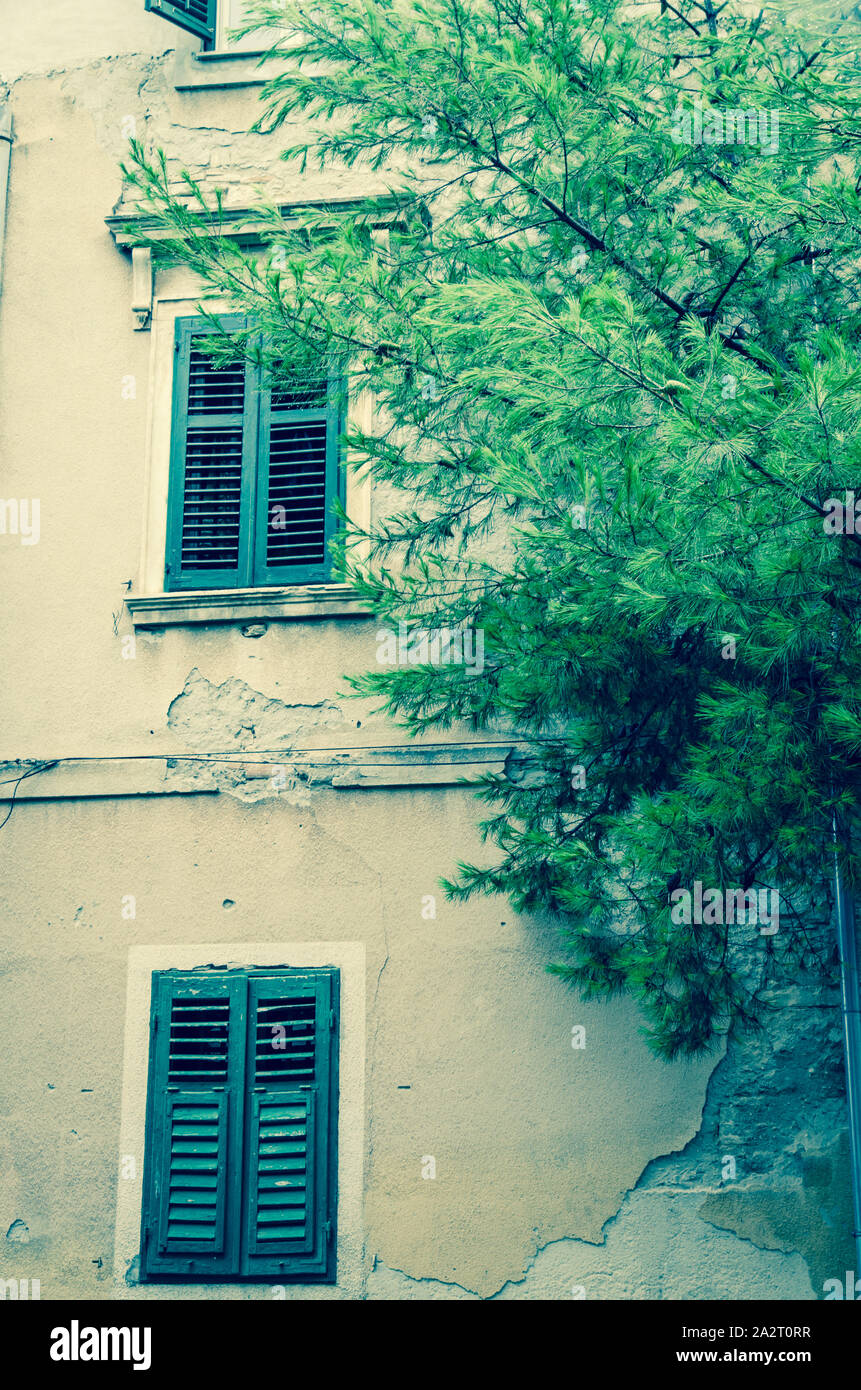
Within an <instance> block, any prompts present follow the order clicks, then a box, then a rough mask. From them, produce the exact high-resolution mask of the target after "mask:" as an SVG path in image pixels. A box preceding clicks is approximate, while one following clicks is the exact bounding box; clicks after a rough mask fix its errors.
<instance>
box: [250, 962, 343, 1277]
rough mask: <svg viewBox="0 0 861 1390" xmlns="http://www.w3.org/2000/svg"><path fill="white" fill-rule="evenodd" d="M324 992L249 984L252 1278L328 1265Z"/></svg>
mask: <svg viewBox="0 0 861 1390" xmlns="http://www.w3.org/2000/svg"><path fill="white" fill-rule="evenodd" d="M331 991H332V978H331V976H330V975H328V974H323V973H320V974H310V973H309V974H307V975H306V974H303V973H299V972H297V974H296V975H293V976H287V975H285V976H281V977H275V976H273V977H271V978H269V979H266V978H262V979H255V978H254V977H253V976H252V977H251V978H250V980H249V1000H248V1027H249V1040H250V1045H249V1059H248V1073H249V1086H250V1088H251V1096H250V1099H251V1114H250V1123H249V1142H248V1172H249V1183H248V1192H247V1203H246V1210H247V1228H248V1268H249V1271H250V1272H251V1271H259V1272H260V1273H261V1274H262V1273H267V1274H270V1275H273V1276H274V1275H275V1274H278V1273H279V1272H280V1273H282V1274H286V1273H288V1272H289V1271H291V1270H292V1269H304V1270H306V1271H307V1272H308V1273H312V1272H314V1273H317V1274H318V1275H320V1274H323V1273H324V1272H325V1270H326V1268H327V1267H328V1259H329V1249H328V1243H329V1242H328V1233H327V1231H326V1219H327V1218H326V1213H327V1210H328V1208H329V1206H330V1200H329V1194H328V1193H327V1186H328V1183H329V1180H330V1173H329V1167H330V1155H329V1152H328V1143H327V1136H328V1132H329V1127H330V1126H329V1107H330V1091H331V1080H332V1072H331V1052H332V1045H331V1029H330V1010H331V1008H332V1003H333V1000H332V993H331Z"/></svg>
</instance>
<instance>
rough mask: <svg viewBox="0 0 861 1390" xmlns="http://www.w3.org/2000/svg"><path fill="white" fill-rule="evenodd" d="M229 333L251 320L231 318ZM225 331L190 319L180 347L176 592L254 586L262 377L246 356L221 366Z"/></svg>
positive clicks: (173, 508)
mask: <svg viewBox="0 0 861 1390" xmlns="http://www.w3.org/2000/svg"><path fill="white" fill-rule="evenodd" d="M219 326H220V328H221V330H222V331H224V332H231V331H236V330H238V329H241V328H244V326H245V319H244V318H240V317H231V318H225V319H223V320H222V321H221V323H220V325H219ZM217 331H218V329H216V328H213V327H212V326H211V325H209V324H207V323H206V320H204V319H197V318H183V319H178V320H177V324H176V339H175V344H174V359H175V369H174V411H173V423H172V438H171V488H170V498H169V503H168V561H167V581H168V587H169V588H171V589H224V588H241V587H243V586H246V585H248V584H249V583H250V582H251V581H250V576H249V570H250V546H251V531H252V505H253V502H252V499H253V483H254V472H255V467H256V459H257V418H258V400H257V381H256V376H257V374H256V371H255V369H254V368H253V367H252V366H251V364H249V363H248V362H247V361H246V360H245V358H244V357H241V356H240V357H239V358H238V360H237V361H236V362H234V363H230V364H228V365H226V366H225V365H220V366H217V365H216V363H215V361H214V360H213V358H212V356H211V354H210V353H207V352H206V351H205V343H206V338H207V336H210V335H212V334H213V333H216V332H217Z"/></svg>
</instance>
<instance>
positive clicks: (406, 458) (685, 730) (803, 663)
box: [125, 0, 861, 1057]
mask: <svg viewBox="0 0 861 1390" xmlns="http://www.w3.org/2000/svg"><path fill="white" fill-rule="evenodd" d="M257 12H258V13H265V14H266V15H267V17H268V19H269V22H270V23H271V24H272V25H273V35H274V39H273V42H274V44H275V49H276V51H277V52H278V53H280V54H281V55H282V63H281V70H280V75H279V76H277V77H276V78H274V79H273V80H271V81H270V82H269V83H268V85H267V86H266V88H265V89H264V92H263V103H264V104H263V114H262V115H261V118H260V122H259V128H261V129H267V130H278V129H279V128H281V127H283V130H284V132H285V139H286V138H287V132H289V131H294V132H295V131H296V130H297V129H299V130H300V131H304V132H305V133H306V135H307V138H305V139H303V140H301V141H300V142H299V143H294V144H293V145H291V146H290V147H289V148H288V149H287V150H286V151H285V157H287V158H288V159H291V160H294V161H297V162H298V164H299V165H300V166H301V167H302V168H306V167H307V168H312V169H313V168H318V167H322V168H326V169H338V168H343V167H345V166H355V167H358V168H367V169H369V170H372V171H375V172H376V175H377V176H382V177H384V178H385V180H386V182H387V186H388V188H389V190H390V191H389V195H388V196H387V197H386V198H385V199H383V200H377V201H374V200H370V199H369V200H368V203H367V205H366V206H364V207H362V208H360V209H358V210H355V209H354V210H352V211H351V212H350V213H349V214H346V213H342V214H337V213H336V212H333V211H332V210H331V209H330V210H318V211H317V212H314V213H313V214H312V213H307V214H306V215H304V216H302V217H301V218H299V219H298V221H297V220H296V219H292V220H291V221H290V222H287V221H285V220H284V218H282V216H281V215H280V213H279V212H278V210H277V209H276V208H274V207H272V208H269V209H267V210H265V211H264V212H263V213H261V216H263V217H264V218H265V224H266V228H267V233H266V235H267V238H268V240H269V242H270V243H271V248H272V251H273V253H274V254H273V255H272V256H270V257H264V258H263V259H261V258H259V257H257V256H255V255H254V254H252V253H249V252H246V251H243V250H242V249H240V248H239V247H237V246H235V245H233V244H232V243H231V242H230V241H229V240H225V239H221V238H219V239H214V238H211V237H210V236H209V235H208V231H209V228H210V225H211V222H212V219H213V218H217V217H218V216H219V215H220V213H219V206H220V205H219V203H218V201H217V200H216V203H215V204H213V203H212V201H211V200H210V199H209V198H208V196H207V195H206V194H205V193H204V192H203V191H202V190H201V188H200V187H198V186H197V185H196V184H195V183H194V181H193V180H192V179H191V178H189V177H187V176H186V177H185V179H184V182H182V183H181V184H180V185H177V184H176V183H175V182H174V181H173V180H172V178H171V177H170V174H169V165H168V163H167V161H166V159H165V158H164V156H158V155H157V156H155V157H148V156H147V153H146V151H145V150H144V149H143V148H142V147H141V146H140V145H133V148H132V152H131V157H130V159H129V160H128V162H127V166H126V170H125V172H126V174H127V176H128V178H129V179H130V181H131V182H132V184H133V185H134V186H135V188H136V190H137V194H138V196H139V197H140V198H141V199H142V200H143V205H144V206H145V207H147V208H148V209H149V210H150V212H152V213H153V214H155V215H156V216H157V217H158V218H159V219H160V220H161V221H162V223H163V224H164V226H165V227H167V228H169V229H170V231H171V236H170V238H169V239H168V240H167V241H166V242H164V243H162V251H163V254H167V255H170V256H173V257H175V258H178V259H180V260H184V261H186V262H187V263H189V264H191V265H193V266H194V267H195V268H196V269H197V270H198V271H199V272H200V273H201V275H202V276H203V278H204V281H205V282H206V283H207V284H208V285H210V286H212V287H214V288H215V289H217V290H219V291H221V292H223V293H224V294H226V295H228V296H229V298H230V300H231V302H232V303H233V304H235V305H236V306H237V307H238V308H239V309H241V310H242V311H243V312H245V313H247V314H248V315H250V316H251V317H252V318H253V320H254V322H255V323H256V324H259V325H260V326H261V327H262V329H263V330H264V335H265V337H264V342H263V345H262V346H261V345H260V344H259V342H258V340H257V339H256V338H254V339H252V338H251V337H249V338H248V340H247V342H246V343H245V344H244V346H245V350H246V351H248V352H249V353H259V354H261V355H262V356H263V357H264V358H265V361H266V365H267V367H268V369H269V370H270V371H271V372H272V373H273V374H274V375H276V376H279V375H280V376H286V377H291V378H293V377H301V375H302V373H303V371H307V370H308V367H309V364H311V363H313V364H314V371H315V374H318V373H319V370H320V364H321V363H324V364H325V365H326V368H327V370H330V371H335V372H339V373H342V374H344V375H345V376H347V377H348V378H349V382H350V389H351V391H352V392H355V391H357V390H360V389H362V390H369V391H370V392H371V393H372V395H373V397H374V399H375V402H376V407H377V409H376V411H375V413H374V419H373V423H372V424H371V425H370V426H369V427H368V429H367V430H362V429H360V428H358V427H353V428H352V429H351V431H350V437H349V440H348V444H349V448H350V450H351V451H352V456H353V457H354V458H355V459H356V460H357V461H358V462H359V464H360V465H361V466H362V467H364V468H366V469H367V470H369V471H370V473H371V475H372V476H373V478H374V479H375V481H376V482H377V483H378V484H379V485H381V486H382V488H383V489H385V490H387V493H388V495H390V496H392V497H393V498H395V499H396V500H395V503H394V506H393V509H392V511H391V512H390V513H389V514H388V515H387V516H385V517H384V518H382V519H381V520H378V521H377V522H376V523H375V525H374V527H373V528H372V531H371V532H370V533H369V535H368V536H362V535H361V534H359V532H358V531H357V530H356V528H355V527H353V528H351V529H349V531H348V533H347V537H346V542H345V543H344V544H343V545H342V547H341V550H340V552H339V553H340V563H341V565H342V567H343V573H344V575H345V576H346V577H347V578H348V579H349V580H350V582H351V583H352V584H353V585H354V586H355V587H356V589H357V590H358V591H359V593H360V594H361V595H362V596H363V597H364V599H365V600H366V601H367V603H368V605H369V606H370V607H371V608H372V610H373V612H374V613H375V614H376V615H377V617H378V620H379V626H380V628H381V629H382V630H384V631H388V630H392V631H397V629H398V624H399V623H406V624H408V625H409V627H410V630H411V631H412V633H413V652H412V655H413V660H411V661H410V662H408V663H407V664H404V665H398V666H395V665H392V666H388V665H385V666H384V665H380V666H378V667H377V669H375V670H373V671H371V672H369V673H367V674H363V675H361V676H359V677H357V678H355V679H354V684H355V687H356V689H357V690H358V691H359V692H360V693H361V694H363V695H368V694H371V695H373V696H375V697H379V699H380V701H381V707H382V708H384V709H385V710H386V712H387V713H388V714H389V715H390V716H392V717H393V718H394V719H396V720H398V721H399V722H400V723H401V724H402V725H403V726H404V727H405V728H406V729H408V730H409V731H410V732H411V733H414V734H419V733H424V732H426V731H432V730H443V729H450V728H452V727H462V726H463V725H464V724H465V725H466V726H468V727H470V728H471V729H474V730H483V731H493V735H494V737H499V736H501V733H503V734H504V733H508V732H511V731H514V733H516V735H517V737H518V738H519V739H520V743H519V744H518V745H517V746H518V748H519V749H520V752H519V754H518V755H517V756H512V758H510V759H509V761H508V763H507V764H506V770H505V772H504V773H502V774H500V775H494V776H487V777H485V778H483V779H482V781H481V783H480V785H479V787H478V795H479V797H480V798H481V800H482V801H483V802H484V803H485V805H486V807H487V810H486V814H485V817H484V819H483V820H482V831H483V834H484V836H485V837H486V839H487V841H488V842H489V846H490V847H491V848H490V849H489V851H488V856H487V860H486V862H484V863H482V864H480V865H476V864H461V865H460V866H459V870H458V874H457V876H456V878H455V879H454V881H453V882H451V883H449V884H448V885H447V891H448V892H449V893H450V894H451V896H452V897H454V898H456V899H459V900H466V899H469V898H470V897H471V896H472V895H474V894H477V893H503V894H507V895H508V897H509V898H510V899H511V901H512V902H513V904H514V905H515V907H516V908H518V909H523V910H528V911H537V912H548V913H550V914H553V915H554V916H555V917H556V918H557V919H558V920H559V921H560V923H561V924H562V931H563V941H562V944H561V945H560V956H561V957H562V960H561V963H560V964H558V965H556V966H554V967H553V968H554V969H556V970H557V971H558V973H559V974H560V975H561V976H562V977H563V978H565V979H567V980H568V981H570V982H571V983H572V984H573V985H575V986H576V987H577V988H578V989H579V990H581V991H582V992H583V993H585V994H586V995H587V996H606V995H610V994H613V993H617V992H628V993H630V994H632V995H633V996H634V997H635V998H636V999H637V1000H638V1001H639V1003H640V1005H641V1007H642V1010H643V1012H644V1014H645V1018H646V1025H647V1026H646V1030H645V1031H646V1035H647V1037H648V1038H649V1041H650V1044H651V1045H652V1046H653V1047H654V1048H655V1049H656V1050H657V1051H658V1052H660V1053H661V1054H662V1055H664V1056H667V1057H672V1056H674V1055H677V1054H679V1053H696V1052H698V1051H702V1050H704V1049H706V1048H708V1047H710V1046H713V1045H714V1044H715V1042H716V1041H717V1040H718V1039H719V1038H720V1037H721V1036H722V1035H723V1034H725V1033H726V1032H727V1031H728V1029H729V1028H730V1027H732V1026H733V1025H736V1026H746V1025H747V1026H755V1025H756V1024H757V1022H758V1020H759V1019H761V1017H762V1013H763V1009H764V1008H766V1007H767V1001H768V998H769V991H770V990H771V989H772V988H773V987H774V986H775V985H777V984H780V983H781V982H785V981H787V980H791V979H794V978H797V976H798V973H799V972H806V971H809V970H816V971H828V970H829V969H833V965H834V957H833V951H832V949H831V947H830V944H829V943H830V936H829V934H828V932H827V930H826V928H827V923H828V919H829V914H830V911H831V906H832V904H831V897H830V888H829V884H830V873H831V857H832V821H833V817H834V815H835V813H836V814H839V816H840V817H841V822H842V824H843V825H844V827H845V830H846V836H847V840H846V845H847V846H848V843H849V840H850V839H851V835H852V831H853V827H854V822H855V820H856V818H857V815H858V805H859V768H860V767H861V653H859V645H858V633H857V605H858V600H859V596H861V520H859V521H858V523H857V525H858V529H857V531H856V530H855V529H854V527H855V508H854V494H855V493H856V492H857V496H858V499H859V509H858V510H859V516H861V473H859V460H861V430H859V416H861V355H859V348H860V347H861V319H859V317H858V312H857V311H858V306H859V299H860V298H861V294H859V289H861V282H859V268H861V237H859V189H861V176H859V168H858V158H857V152H858V147H859V140H861V119H859V116H858V111H859V109H861V102H859V95H861V49H859V44H858V34H859V23H858V18H857V14H855V13H851V14H849V15H848V17H845V18H844V17H842V16H841V14H840V13H839V12H838V11H837V9H836V7H835V5H834V4H829V5H818V4H816V3H810V4H807V5H805V6H804V7H803V9H801V8H800V9H799V10H798V12H796V11H795V10H793V9H792V7H783V8H782V9H780V10H776V9H770V10H765V11H759V10H756V11H752V10H751V8H750V7H749V6H747V5H743V4H738V3H734V0H729V3H726V4H723V5H721V6H719V7H718V6H716V5H714V4H712V3H711V0H673V3H670V0H662V3H659V4H654V5H645V6H644V5H637V4H630V3H627V4H625V3H623V4H618V3H616V0H528V3H527V2H526V0H468V2H467V0H316V3H315V4H314V5H313V6H307V7H306V6H305V5H304V4H303V3H301V2H300V3H294V0H288V2H287V3H286V5H285V4H282V3H280V0H260V3H259V5H258V11H257ZM297 122H298V125H297V124H295V123H297ZM220 350H222V351H224V352H225V353H226V352H228V351H231V352H235V351H236V346H235V344H234V345H233V346H228V345H227V344H222V345H221V348H220ZM461 629H464V630H466V632H467V634H469V635H471V640H472V641H474V642H477V641H478V640H479V636H480V640H481V641H482V642H483V663H479V662H477V661H472V662H471V663H470V662H467V661H466V660H461V661H456V660H448V661H446V662H443V661H442V660H441V653H440V649H439V647H437V648H435V647H434V645H433V642H431V643H429V644H428V643H427V641H426V639H425V640H424V641H423V639H422V634H423V633H424V634H428V633H436V634H439V632H440V630H443V631H450V632H454V633H456V634H460V631H461ZM453 640H454V639H453ZM462 640H463V639H462V637H461V636H458V637H457V639H456V641H457V642H461V641H462ZM472 650H473V653H474V652H475V651H476V650H477V648H473V649H472ZM444 651H445V644H444V643H443V652H444ZM457 654H458V651H457V649H455V650H454V655H455V656H456V655H457ZM449 655H452V652H451V651H450V652H449ZM479 666H481V667H482V669H479ZM841 854H842V858H843V860H844V863H843V870H844V872H845V873H846V875H847V881H848V882H849V883H850V885H854V882H855V880H856V878H857V876H858V870H857V860H856V859H855V858H853V855H852V853H851V851H850V850H849V849H848V847H845V848H844V849H843V850H842V851H841ZM697 884H699V885H701V889H700V890H697V887H696V885H697ZM712 890H714V892H713V893H712ZM735 890H739V892H741V893H745V892H747V890H753V891H755V892H756V893H758V894H762V893H765V892H766V891H767V892H768V893H772V892H773V893H775V894H778V895H779V898H777V902H778V903H779V929H778V930H773V929H772V927H773V923H772V925H771V926H769V927H765V926H764V925H763V919H762V918H761V917H760V918H758V919H755V920H754V918H753V914H751V915H750V920H746V921H745V920H741V921H736V922H734V923H729V922H727V921H726V920H721V918H722V917H723V918H725V917H726V916H727V912H726V911H723V910H720V911H719V910H718V909H717V908H715V907H713V906H712V907H709V906H707V907H706V908H705V909H704V910H703V911H702V912H701V913H699V914H697V913H696V912H694V914H693V915H694V917H696V916H697V915H699V916H700V917H701V918H702V919H703V920H699V921H697V920H688V921H685V920H683V918H684V915H685V902H686V901H690V902H693V901H694V898H695V894H696V893H697V891H701V892H702V894H704V895H705V897H706V900H707V902H711V903H714V902H715V900H716V899H717V897H718V895H719V894H720V895H722V896H721V901H722V902H724V903H725V902H726V893H727V892H729V891H732V892H734V891H735ZM686 893H687V894H690V899H686V898H685V894H686ZM757 901H760V902H761V901H762V899H761V898H758V899H757ZM768 901H772V899H770V898H769V899H768ZM690 915H691V914H690V913H688V916H689V917H690ZM737 915H738V916H740V917H743V914H742V913H738V914H737ZM710 919H715V920H710Z"/></svg>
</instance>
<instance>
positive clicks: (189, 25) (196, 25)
mask: <svg viewBox="0 0 861 1390" xmlns="http://www.w3.org/2000/svg"><path fill="white" fill-rule="evenodd" d="M144 8H145V9H147V10H152V11H153V13H154V14H160V15H161V16H162V17H163V18H164V19H169V20H170V21H171V23H173V24H178V25H179V27H180V29H187V30H188V31H189V33H190V34H197V35H198V36H199V37H200V38H202V39H203V40H204V45H205V47H207V48H210V47H211V46H212V44H213V43H214V42H215V25H216V19H217V13H218V0H144Z"/></svg>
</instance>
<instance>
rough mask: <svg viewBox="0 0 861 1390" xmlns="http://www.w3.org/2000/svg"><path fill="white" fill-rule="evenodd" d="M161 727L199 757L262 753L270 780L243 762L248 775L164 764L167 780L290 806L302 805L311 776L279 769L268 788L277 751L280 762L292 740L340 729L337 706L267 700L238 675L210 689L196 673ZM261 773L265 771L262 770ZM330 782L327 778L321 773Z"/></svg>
mask: <svg viewBox="0 0 861 1390" xmlns="http://www.w3.org/2000/svg"><path fill="white" fill-rule="evenodd" d="M167 726H168V728H169V729H170V731H171V732H172V733H174V734H176V735H177V736H178V738H179V739H180V741H181V742H182V743H183V744H184V745H185V747H186V748H189V749H200V750H201V752H205V753H232V752H234V751H236V752H246V751H247V752H249V753H253V752H254V751H255V750H263V752H265V754H266V762H267V764H271V776H263V777H261V775H260V767H259V763H261V762H262V761H263V759H262V757H259V756H258V760H257V765H254V764H252V763H251V762H249V765H248V770H249V772H250V773H251V775H250V776H246V769H245V766H244V765H239V766H235V767H234V766H230V765H228V764H225V763H215V764H211V765H210V764H205V763H204V762H203V761H201V763H199V764H194V763H189V762H188V761H186V760H183V759H177V760H175V761H174V760H170V761H169V764H168V768H169V770H168V780H176V779H177V778H179V779H181V780H183V781H189V780H190V781H205V782H207V783H209V784H212V783H214V784H215V785H216V786H217V787H218V788H219V789H220V790H221V791H224V792H228V793H229V794H231V795H233V796H238V797H240V798H241V799H242V800H246V801H261V800H265V799H269V798H272V797H276V796H278V797H281V798H282V799H284V800H286V801H288V802H290V803H291V804H293V805H307V803H308V801H309V799H310V786H311V774H309V773H308V772H304V771H299V770H295V769H294V770H292V771H291V770H290V769H289V767H287V768H285V775H284V777H282V779H281V785H279V786H275V785H273V780H274V779H275V777H276V773H277V767H276V763H277V760H278V754H277V753H276V752H274V751H273V750H276V749H283V750H284V758H285V763H289V750H290V747H291V745H293V744H294V743H295V742H296V741H297V740H299V739H302V738H306V737H307V736H308V735H310V734H314V733H319V732H320V731H321V730H325V729H332V728H340V727H342V726H346V721H345V719H344V715H343V712H342V710H341V707H340V706H339V705H336V704H333V703H332V702H331V701H330V700H320V701H319V702H318V703H317V704H313V705H301V704H297V705H290V704H286V703H285V702H284V701H283V700H274V699H270V698H269V696H267V695H263V694H262V693H261V692H260V691H259V690H254V689H253V688H252V687H251V686H250V685H247V684H246V682H245V681H243V680H241V679H240V678H239V677H238V676H233V677H231V678H230V679H229V680H226V681H224V682H223V683H222V684H221V685H216V684H214V683H213V682H212V681H208V680H207V679H206V677H205V676H203V675H201V673H200V671H199V670H197V668H196V667H195V669H194V670H193V671H191V673H190V674H189V676H188V678H187V680H186V682H185V687H184V689H183V690H182V693H181V694H179V695H177V696H176V698H175V699H174V700H173V701H172V702H171V704H170V707H169V709H168V712H167ZM264 771H268V769H267V768H266V767H264ZM323 780H324V781H326V782H329V783H331V775H325V774H324V778H323Z"/></svg>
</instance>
